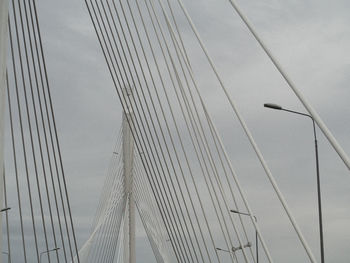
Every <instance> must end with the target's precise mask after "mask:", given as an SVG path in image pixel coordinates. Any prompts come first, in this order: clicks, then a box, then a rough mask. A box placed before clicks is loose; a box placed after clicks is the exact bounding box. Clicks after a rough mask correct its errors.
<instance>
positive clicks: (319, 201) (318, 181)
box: [311, 118, 325, 263]
mask: <svg viewBox="0 0 350 263" xmlns="http://www.w3.org/2000/svg"><path fill="white" fill-rule="evenodd" d="M311 119H312V125H313V128H314V137H315V156H316V177H317V200H318V223H319V229H320V251H321V263H324V262H325V261H324V245H323V224H322V204H321V183H320V167H319V161H318V145H317V137H316V127H315V120H314V119H313V118H311Z"/></svg>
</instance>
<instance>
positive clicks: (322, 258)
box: [264, 103, 325, 263]
mask: <svg viewBox="0 0 350 263" xmlns="http://www.w3.org/2000/svg"><path fill="white" fill-rule="evenodd" d="M264 107H266V108H270V109H274V110H282V111H287V112H290V113H295V114H298V115H302V116H306V117H309V118H310V119H311V120H312V125H313V131H314V139H315V156H316V176H317V200H318V223H319V228H320V250H321V263H324V262H325V261H324V246H323V226H322V205H321V186H320V167H319V161H318V145H317V137H316V125H315V120H314V118H313V117H312V116H311V115H309V114H306V113H302V112H298V111H293V110H288V109H284V108H282V107H281V106H279V105H277V104H273V103H265V104H264Z"/></svg>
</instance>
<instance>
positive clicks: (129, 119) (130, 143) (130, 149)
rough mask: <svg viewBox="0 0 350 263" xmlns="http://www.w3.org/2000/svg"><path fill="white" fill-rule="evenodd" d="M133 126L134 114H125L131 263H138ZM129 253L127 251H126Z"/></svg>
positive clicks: (126, 180) (125, 166) (125, 160)
mask: <svg viewBox="0 0 350 263" xmlns="http://www.w3.org/2000/svg"><path fill="white" fill-rule="evenodd" d="M132 125H133V113H126V112H124V114H123V162H124V180H125V194H126V196H128V209H127V213H128V223H129V224H128V228H129V229H128V230H129V231H128V237H129V238H128V242H129V251H128V254H129V255H128V257H129V263H135V262H136V256H135V200H134V193H133V167H134V140H133V137H132V133H131V129H132ZM125 252H126V253H127V251H125Z"/></svg>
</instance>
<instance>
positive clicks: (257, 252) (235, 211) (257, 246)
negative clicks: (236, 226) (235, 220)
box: [230, 209, 259, 263]
mask: <svg viewBox="0 0 350 263" xmlns="http://www.w3.org/2000/svg"><path fill="white" fill-rule="evenodd" d="M230 212H232V213H235V214H240V215H244V216H251V215H250V214H249V213H244V212H240V211H237V210H233V209H231V210H230ZM253 217H254V220H255V222H256V223H257V222H258V219H257V218H256V216H254V215H253ZM255 251H256V263H259V245H258V231H257V230H256V229H255Z"/></svg>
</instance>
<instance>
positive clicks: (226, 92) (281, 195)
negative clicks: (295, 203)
mask: <svg viewBox="0 0 350 263" xmlns="http://www.w3.org/2000/svg"><path fill="white" fill-rule="evenodd" d="M178 3H179V4H180V6H181V9H182V10H183V12H184V14H185V16H186V18H187V20H188V22H189V23H190V25H191V28H192V30H193V32H194V33H195V35H196V37H197V39H198V41H199V43H200V46H201V48H202V50H203V51H204V53H205V55H206V57H207V59H208V61H209V63H210V65H211V67H212V69H213V71H214V73H215V75H216V77H217V79H218V81H219V82H220V85H221V87H222V89H223V91H224V93H225V94H226V97H227V99H228V100H229V102H230V105H231V107H232V109H233V110H234V112H235V113H236V116H237V118H238V119H239V122H240V124H241V126H242V128H243V129H244V132H245V133H246V135H247V137H248V139H249V141H250V143H251V145H252V146H253V148H254V151H255V153H256V154H257V156H258V158H259V160H260V163H261V165H262V166H263V168H264V170H265V173H266V175H267V176H268V178H269V180H270V182H271V184H272V186H273V188H274V190H275V192H276V194H277V196H278V198H279V200H280V202H281V204H282V206H283V208H284V210H285V212H286V214H287V215H288V218H289V220H290V222H291V224H292V226H293V227H294V230H295V231H296V233H297V235H298V238H299V240H300V242H301V243H302V245H303V247H304V249H305V251H306V253H307V254H308V256H309V258H310V260H311V262H316V260H315V257H314V255H313V253H312V251H311V249H310V247H309V245H308V244H307V242H306V240H305V238H304V236H303V234H302V232H301V230H300V228H299V226H298V224H297V222H296V220H295V218H294V216H293V215H292V213H291V211H290V209H289V207H288V204H287V202H286V200H285V198H284V196H283V194H282V192H281V191H280V190H279V188H278V185H277V182H276V180H275V178H274V177H273V175H272V173H271V171H270V169H269V167H268V166H267V163H266V161H265V159H264V157H263V155H262V153H261V151H260V149H259V148H258V146H257V144H256V142H255V140H254V138H253V136H252V134H251V132H250V130H249V129H248V127H247V125H246V123H245V121H244V119H243V117H242V115H241V114H240V112H239V111H238V109H237V107H236V105H235V103H234V102H233V100H232V98H231V96H230V94H229V93H228V90H227V89H226V87H225V85H224V83H223V81H222V79H221V77H220V75H219V73H218V71H217V69H216V66H215V64H214V62H213V60H212V59H211V57H210V56H209V53H208V51H207V49H206V47H205V46H204V44H203V41H202V39H201V37H200V36H199V33H198V31H197V29H196V28H195V26H194V24H193V22H192V19H191V18H190V16H189V14H188V12H187V10H186V9H185V7H184V5H183V3H182V0H178ZM251 217H252V216H251ZM252 222H254V219H253V218H252ZM254 224H255V222H254Z"/></svg>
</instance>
